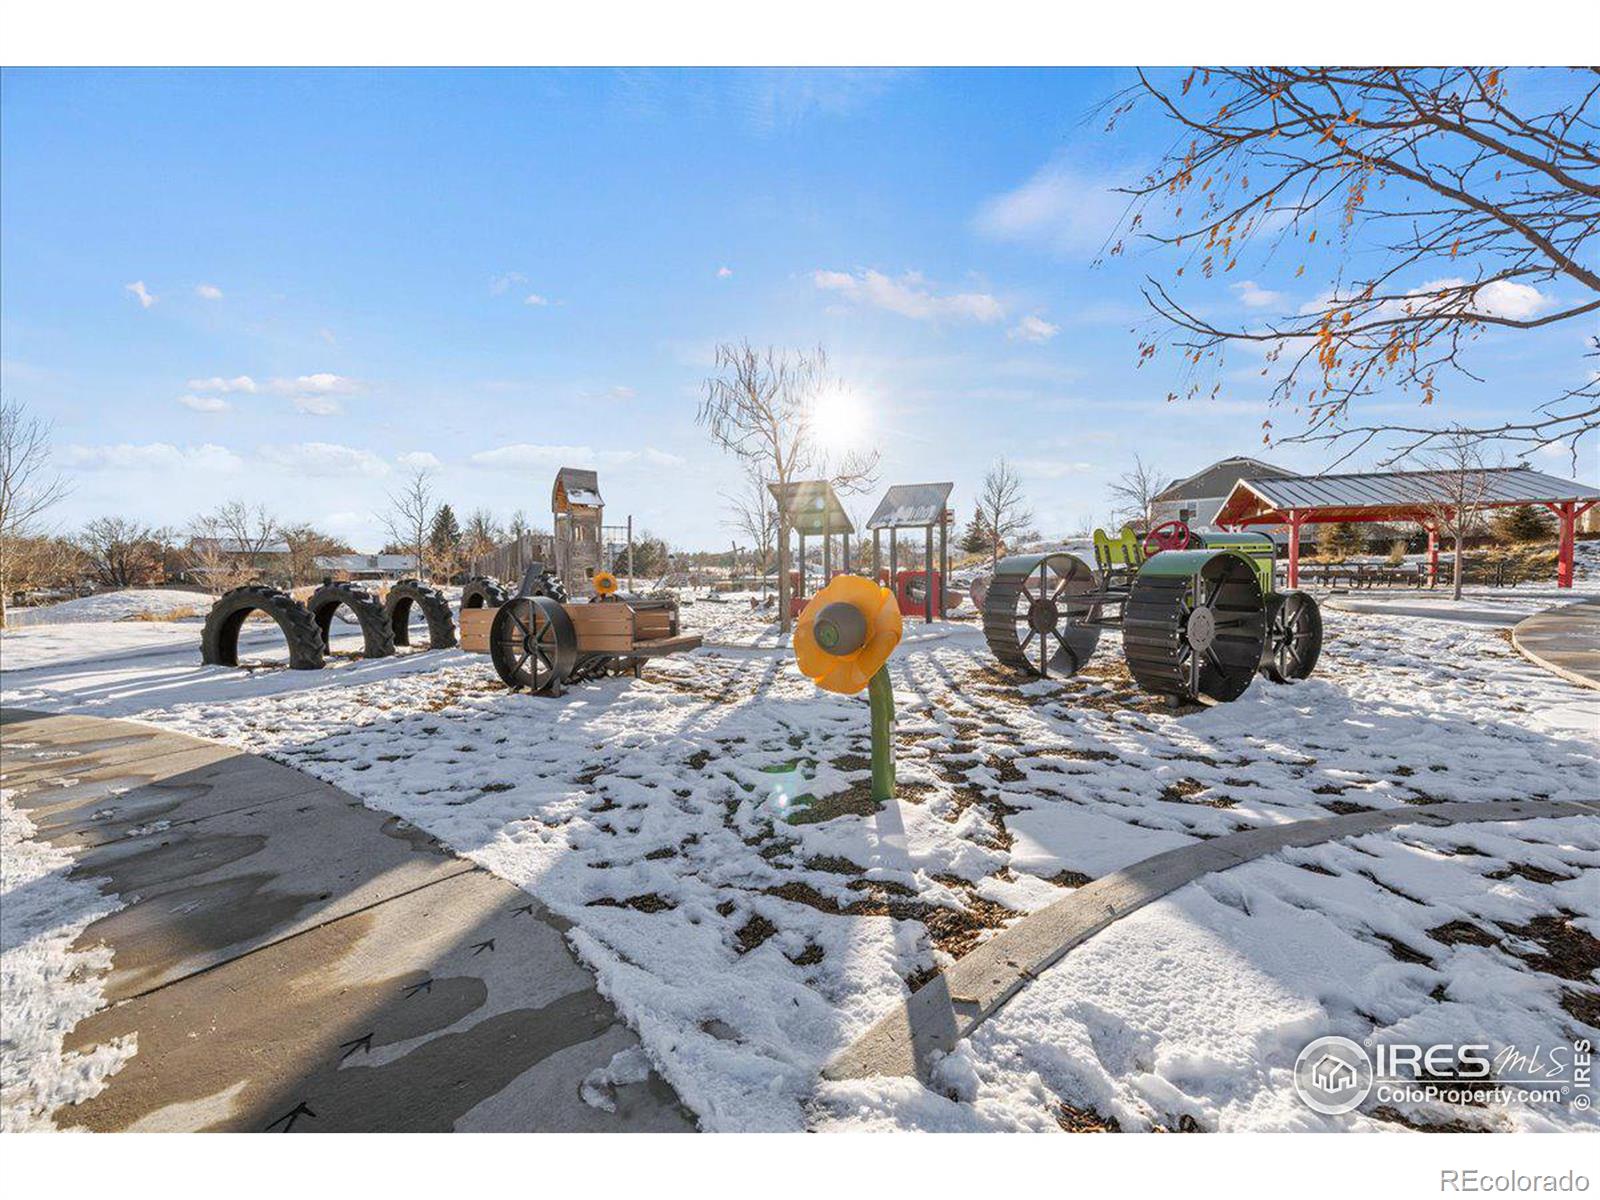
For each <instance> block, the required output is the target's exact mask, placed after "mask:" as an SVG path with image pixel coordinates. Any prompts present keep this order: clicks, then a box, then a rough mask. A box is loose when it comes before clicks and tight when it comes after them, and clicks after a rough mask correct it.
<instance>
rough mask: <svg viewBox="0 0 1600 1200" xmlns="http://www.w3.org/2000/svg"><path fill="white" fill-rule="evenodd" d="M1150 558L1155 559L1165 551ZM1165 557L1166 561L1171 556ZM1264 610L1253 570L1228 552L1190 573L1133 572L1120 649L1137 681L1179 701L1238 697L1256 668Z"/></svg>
mask: <svg viewBox="0 0 1600 1200" xmlns="http://www.w3.org/2000/svg"><path fill="white" fill-rule="evenodd" d="M1169 553H1170V554H1172V555H1173V557H1176V556H1177V554H1179V553H1190V554H1195V553H1197V552H1195V551H1164V552H1162V553H1161V554H1159V555H1156V556H1153V557H1152V558H1151V560H1150V562H1152V563H1160V562H1162V560H1164V559H1167V555H1168V554H1169ZM1169 561H1170V560H1169ZM1265 636H1266V612H1265V605H1264V602H1263V600H1262V596H1261V584H1260V582H1259V580H1258V579H1257V578H1256V573H1255V568H1254V567H1252V566H1251V565H1250V564H1249V563H1248V562H1246V561H1245V560H1244V559H1243V558H1241V557H1239V556H1238V555H1237V554H1230V553H1228V552H1226V551H1222V552H1219V553H1217V554H1214V555H1211V556H1210V557H1208V558H1207V557H1204V556H1203V555H1202V556H1201V559H1200V561H1199V562H1197V563H1196V564H1195V568H1194V570H1193V571H1192V572H1185V573H1183V574H1177V573H1171V572H1170V569H1169V570H1168V571H1152V570H1151V569H1150V568H1149V566H1148V565H1147V566H1146V567H1145V569H1143V570H1141V571H1140V572H1139V574H1138V575H1137V576H1135V577H1134V581H1133V589H1132V591H1131V593H1130V594H1129V597H1128V603H1127V604H1126V606H1125V607H1124V608H1123V614H1122V646H1123V653H1124V655H1125V656H1126V657H1127V660H1128V670H1129V671H1130V672H1131V673H1132V675H1133V677H1134V679H1135V680H1137V681H1138V683H1139V686H1140V687H1142V688H1144V690H1145V691H1147V692H1155V693H1157V694H1158V695H1166V696H1176V697H1178V698H1179V699H1184V700H1198V699H1200V698H1201V697H1205V698H1207V699H1210V700H1223V701H1225V700H1237V699H1238V698H1239V697H1240V696H1242V695H1243V694H1244V691H1245V689H1246V688H1248V687H1249V686H1250V681H1251V680H1252V679H1254V678H1255V673H1256V669H1257V668H1258V667H1259V666H1260V665H1261V652H1262V645H1263V642H1264V640H1265Z"/></svg>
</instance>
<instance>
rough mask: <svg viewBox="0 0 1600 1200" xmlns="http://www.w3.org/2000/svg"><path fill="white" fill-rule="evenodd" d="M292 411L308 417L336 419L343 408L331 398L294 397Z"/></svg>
mask: <svg viewBox="0 0 1600 1200" xmlns="http://www.w3.org/2000/svg"><path fill="white" fill-rule="evenodd" d="M294 410H295V412H297V413H305V415H306V416H308V417H336V416H338V415H339V414H340V413H342V412H343V411H344V406H343V405H342V404H340V403H339V402H338V401H337V400H335V399H333V397H331V396H296V397H295V398H294Z"/></svg>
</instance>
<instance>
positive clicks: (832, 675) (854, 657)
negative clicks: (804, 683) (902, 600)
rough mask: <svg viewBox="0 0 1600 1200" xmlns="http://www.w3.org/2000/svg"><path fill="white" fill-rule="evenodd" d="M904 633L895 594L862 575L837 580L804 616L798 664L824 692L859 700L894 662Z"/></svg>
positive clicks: (798, 627) (797, 638)
mask: <svg viewBox="0 0 1600 1200" xmlns="http://www.w3.org/2000/svg"><path fill="white" fill-rule="evenodd" d="M852 610H853V611H852ZM900 628H901V623H900V606H899V605H898V604H897V603H896V602H895V598H894V593H893V592H891V591H890V590H889V589H888V588H886V587H880V586H879V585H878V584H876V583H873V582H872V580H870V579H864V578H862V577H861V576H860V575H838V576H835V577H834V579H833V581H832V582H831V583H829V584H828V586H827V587H825V588H823V589H822V590H821V591H820V592H818V593H817V594H816V595H814V596H812V597H811V599H810V601H809V602H808V603H807V604H806V606H805V609H804V611H803V612H801V614H800V620H799V621H798V622H796V624H795V627H794V659H795V662H796V663H797V664H798V665H799V667H800V670H801V671H802V672H804V673H805V675H806V677H807V678H809V679H810V680H811V682H812V683H814V684H816V685H817V686H818V687H819V688H822V689H823V690H824V691H829V692H839V693H840V694H842V695H846V696H850V695H854V694H855V693H856V692H859V691H860V690H861V689H862V688H864V687H866V686H867V682H868V681H869V680H870V679H871V678H872V677H873V676H874V675H875V674H877V672H878V669H879V668H880V667H882V666H883V664H884V663H886V662H888V661H889V654H890V652H891V651H893V650H894V648H895V646H897V645H898V644H899V642H900Z"/></svg>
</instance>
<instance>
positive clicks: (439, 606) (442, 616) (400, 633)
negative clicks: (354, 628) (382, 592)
mask: <svg viewBox="0 0 1600 1200" xmlns="http://www.w3.org/2000/svg"><path fill="white" fill-rule="evenodd" d="M413 608H415V609H416V611H417V612H419V613H421V614H422V619H423V620H424V621H426V622H427V625H428V648H429V649H430V650H448V649H450V647H452V646H454V645H455V644H456V622H455V618H454V617H453V616H452V615H451V613H450V601H448V600H446V599H445V598H444V593H443V592H441V591H440V590H439V589H438V588H436V587H430V586H429V585H428V584H426V583H423V582H422V580H420V579H402V580H400V582H398V583H396V584H395V585H394V586H393V587H391V588H390V589H389V598H388V599H387V600H385V601H384V602H383V611H384V614H385V615H386V616H387V617H388V618H389V627H390V628H391V629H392V630H393V631H394V644H395V645H396V646H409V645H410V644H411V611H412V609H413Z"/></svg>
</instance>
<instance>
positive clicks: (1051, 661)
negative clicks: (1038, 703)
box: [983, 554, 1100, 678]
mask: <svg viewBox="0 0 1600 1200" xmlns="http://www.w3.org/2000/svg"><path fill="white" fill-rule="evenodd" d="M1096 590H1097V589H1096V586H1095V579H1094V572H1093V571H1091V570H1090V569H1089V566H1088V564H1087V563H1085V562H1084V561H1083V560H1082V559H1081V558H1079V557H1077V556H1076V555H1074V554H1021V555H1017V556H1015V557H1013V558H1006V559H1001V560H1000V564H999V566H997V567H996V568H995V572H994V577H993V578H992V579H991V580H990V581H989V589H988V592H987V594H986V595H985V596H984V598H983V636H984V638H985V640H987V641H988V643H989V649H990V650H991V651H993V652H994V656H995V657H996V658H997V659H999V660H1000V661H1001V662H1002V663H1004V664H1005V665H1006V666H1008V667H1015V668H1016V669H1017V670H1019V671H1026V672H1027V673H1028V674H1030V675H1042V676H1044V677H1045V678H1049V677H1050V676H1051V675H1056V676H1067V675H1073V674H1076V673H1077V671H1078V669H1079V668H1080V667H1082V666H1083V664H1084V663H1086V662H1088V661H1089V658H1090V656H1091V655H1093V654H1094V648H1095V646H1096V644H1098V642H1099V641H1100V627H1099V626H1098V625H1096V624H1093V622H1094V621H1095V619H1096V618H1097V616H1098V613H1097V611H1096V610H1097V605H1096V604H1095V603H1094V602H1093V601H1092V600H1086V599H1085V598H1084V597H1086V596H1087V595H1089V594H1091V593H1093V592H1095V591H1096Z"/></svg>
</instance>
